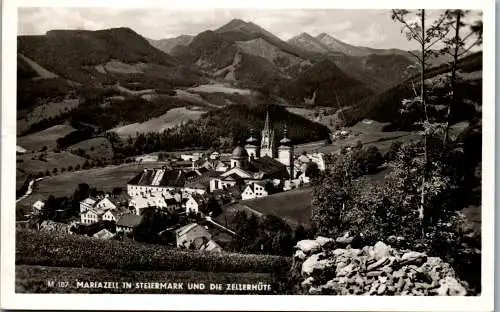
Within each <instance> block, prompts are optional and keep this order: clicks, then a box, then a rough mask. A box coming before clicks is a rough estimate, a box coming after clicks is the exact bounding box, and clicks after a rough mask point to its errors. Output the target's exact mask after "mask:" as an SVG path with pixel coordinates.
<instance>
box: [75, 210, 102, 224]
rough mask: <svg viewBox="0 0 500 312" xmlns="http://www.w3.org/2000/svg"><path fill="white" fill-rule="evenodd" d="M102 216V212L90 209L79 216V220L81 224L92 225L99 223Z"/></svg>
mask: <svg viewBox="0 0 500 312" xmlns="http://www.w3.org/2000/svg"><path fill="white" fill-rule="evenodd" d="M103 215H104V211H103V210H94V209H90V210H87V211H86V212H84V213H82V214H80V218H81V222H82V223H83V224H92V223H97V222H99V221H101V220H102V216H103Z"/></svg>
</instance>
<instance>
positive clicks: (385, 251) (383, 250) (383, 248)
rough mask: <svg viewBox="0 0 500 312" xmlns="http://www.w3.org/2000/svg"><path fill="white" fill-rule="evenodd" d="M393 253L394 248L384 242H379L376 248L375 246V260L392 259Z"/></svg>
mask: <svg viewBox="0 0 500 312" xmlns="http://www.w3.org/2000/svg"><path fill="white" fill-rule="evenodd" d="M391 251H392V248H391V247H389V246H387V245H386V244H384V243H382V242H377V243H376V244H375V246H373V253H374V258H375V259H377V260H379V259H382V258H385V257H390V256H391Z"/></svg>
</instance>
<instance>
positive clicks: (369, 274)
mask: <svg viewBox="0 0 500 312" xmlns="http://www.w3.org/2000/svg"><path fill="white" fill-rule="evenodd" d="M380 274H382V272H381V271H370V272H367V273H366V276H368V277H377V276H380Z"/></svg>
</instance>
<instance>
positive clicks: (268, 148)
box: [260, 111, 274, 158]
mask: <svg viewBox="0 0 500 312" xmlns="http://www.w3.org/2000/svg"><path fill="white" fill-rule="evenodd" d="M264 156H269V157H271V158H273V157H274V130H273V129H272V128H271V126H270V125H269V111H267V115H266V122H265V124H264V129H262V139H261V141H260V157H264Z"/></svg>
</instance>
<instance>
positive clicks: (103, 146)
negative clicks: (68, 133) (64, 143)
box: [68, 137, 114, 159]
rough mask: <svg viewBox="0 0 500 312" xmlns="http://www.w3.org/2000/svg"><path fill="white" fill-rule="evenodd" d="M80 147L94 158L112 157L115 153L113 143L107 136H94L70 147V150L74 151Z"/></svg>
mask: <svg viewBox="0 0 500 312" xmlns="http://www.w3.org/2000/svg"><path fill="white" fill-rule="evenodd" d="M79 149H82V150H83V151H84V152H85V154H87V155H89V156H90V158H92V159H102V158H105V159H111V158H113V154H114V152H113V147H112V146H111V143H110V142H109V140H108V139H107V138H105V137H98V138H92V139H89V140H85V141H82V142H79V143H76V144H74V145H71V146H70V147H68V150H69V151H71V152H73V153H74V152H76V151H77V150H79Z"/></svg>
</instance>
